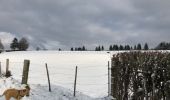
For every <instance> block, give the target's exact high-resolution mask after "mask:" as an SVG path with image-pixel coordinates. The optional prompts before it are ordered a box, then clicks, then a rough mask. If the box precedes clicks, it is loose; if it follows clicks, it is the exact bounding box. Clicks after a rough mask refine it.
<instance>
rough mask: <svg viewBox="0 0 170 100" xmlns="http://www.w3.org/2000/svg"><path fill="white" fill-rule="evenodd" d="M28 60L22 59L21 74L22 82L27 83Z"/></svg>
mask: <svg viewBox="0 0 170 100" xmlns="http://www.w3.org/2000/svg"><path fill="white" fill-rule="evenodd" d="M29 66H30V60H24V67H23V74H22V82H21V83H22V84H27V82H28V73H29Z"/></svg>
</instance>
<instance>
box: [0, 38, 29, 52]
mask: <svg viewBox="0 0 170 100" xmlns="http://www.w3.org/2000/svg"><path fill="white" fill-rule="evenodd" d="M28 47H29V42H28V40H27V39H26V38H24V37H23V38H21V39H20V40H18V39H17V38H14V39H13V40H12V41H11V43H10V50H7V51H26V50H27V49H28ZM4 50H5V48H4V45H3V44H2V42H1V41H0V52H2V51H4Z"/></svg>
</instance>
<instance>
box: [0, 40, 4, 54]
mask: <svg viewBox="0 0 170 100" xmlns="http://www.w3.org/2000/svg"><path fill="white" fill-rule="evenodd" d="M3 50H4V45H3V44H2V42H1V40H0V53H1V52H2V51H3Z"/></svg>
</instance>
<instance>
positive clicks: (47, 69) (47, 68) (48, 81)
mask: <svg viewBox="0 0 170 100" xmlns="http://www.w3.org/2000/svg"><path fill="white" fill-rule="evenodd" d="M45 66H46V71H47V78H48V85H49V92H51V84H50V77H49V72H48V66H47V63H46V64H45Z"/></svg>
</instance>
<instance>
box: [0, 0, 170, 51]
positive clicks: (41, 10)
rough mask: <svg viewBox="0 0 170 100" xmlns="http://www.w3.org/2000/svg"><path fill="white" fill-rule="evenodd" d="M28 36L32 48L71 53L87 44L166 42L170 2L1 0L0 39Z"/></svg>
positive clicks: (155, 43)
mask: <svg viewBox="0 0 170 100" xmlns="http://www.w3.org/2000/svg"><path fill="white" fill-rule="evenodd" d="M13 37H17V38H21V37H26V38H27V39H28V40H29V42H30V45H31V47H32V48H33V47H34V48H36V47H38V46H39V47H41V48H47V49H58V48H64V49H70V47H72V46H73V47H75V46H82V45H85V46H86V47H87V48H95V46H96V45H99V44H100V45H105V46H108V45H110V44H123V45H124V44H131V45H134V44H137V43H139V42H140V43H145V42H148V44H149V45H150V46H151V47H154V46H156V45H157V44H158V43H159V42H161V41H167V42H169V41H170V40H169V39H170V1H169V0H0V38H1V41H2V42H3V43H4V44H5V45H8V43H9V42H11V41H12V39H13Z"/></svg>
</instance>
